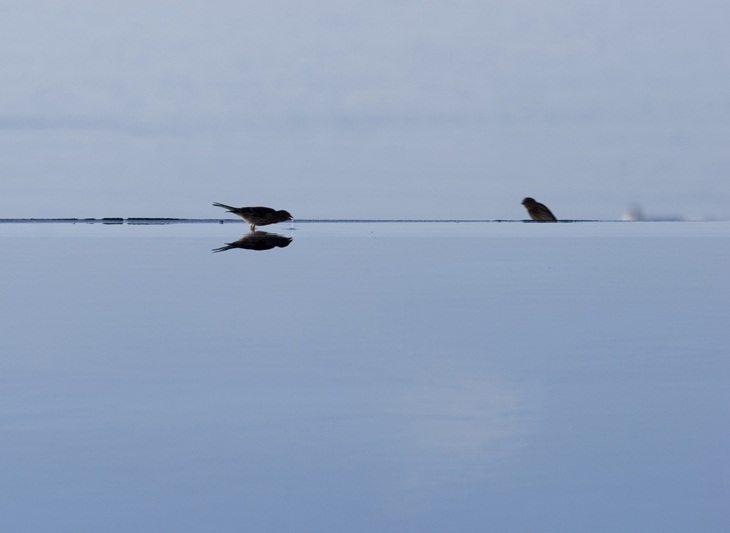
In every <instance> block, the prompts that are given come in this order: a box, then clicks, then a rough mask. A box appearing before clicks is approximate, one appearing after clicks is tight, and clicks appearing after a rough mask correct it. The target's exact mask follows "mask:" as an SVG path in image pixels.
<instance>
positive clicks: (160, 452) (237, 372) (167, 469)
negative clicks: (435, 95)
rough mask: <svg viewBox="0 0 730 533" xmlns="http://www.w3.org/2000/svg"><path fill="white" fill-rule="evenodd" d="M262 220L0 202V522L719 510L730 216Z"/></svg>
mask: <svg viewBox="0 0 730 533" xmlns="http://www.w3.org/2000/svg"><path fill="white" fill-rule="evenodd" d="M271 228H272V229H271V230H269V232H270V233H273V234H274V236H273V237H271V236H270V238H267V237H266V236H265V235H258V236H255V238H252V237H249V238H247V239H243V240H241V241H240V242H238V243H237V242H236V241H238V240H239V239H240V238H242V237H244V236H245V234H246V231H247V229H248V228H247V226H246V225H245V224H171V225H160V226H146V225H139V226H136V225H135V226H132V225H127V224H124V225H102V224H0V245H1V246H2V249H3V260H2V264H1V265H0V274H2V275H1V276H0V291H1V294H2V307H1V308H0V313H1V314H0V317H1V321H0V333H1V335H0V353H1V355H0V446H1V449H2V453H1V454H0V468H1V471H2V478H1V479H0V501H2V502H3V504H2V509H0V526H1V527H2V529H3V530H5V531H26V532H27V531H74V532H83V531H191V532H192V531H220V532H224V531H256V532H258V531H292V532H294V531H296V532H302V531H305V532H306V531H312V532H314V531H317V532H322V531H332V532H340V531H350V532H353V531H355V532H358V531H362V532H371V531H398V532H411V531H412V532H429V531H433V532H441V531H461V532H470V531H474V532H476V531H479V532H482V531H520V532H522V531H568V532H572V531H575V532H578V531H580V532H584V531H594V532H595V531H622V532H625V531H642V532H646V531H662V532H667V531H705V532H706V531H718V532H719V531H727V529H728V527H730V507H729V506H728V505H727V502H728V501H730V464H729V463H728V457H729V456H730V429H729V426H728V420H729V418H728V415H730V388H728V386H727V384H728V382H729V379H730V365H729V364H728V346H729V345H730V331H729V329H728V317H729V316H730V313H729V311H730V278H729V277H728V275H727V266H728V265H729V264H730V223H724V222H718V223H576V224H524V223H516V222H515V223H443V224H439V223H334V222H331V223H316V222H311V223H297V224H295V226H294V227H293V228H292V227H290V225H289V224H280V225H277V226H273V227H271ZM267 229H268V228H267ZM228 243H233V244H231V245H229V244H228Z"/></svg>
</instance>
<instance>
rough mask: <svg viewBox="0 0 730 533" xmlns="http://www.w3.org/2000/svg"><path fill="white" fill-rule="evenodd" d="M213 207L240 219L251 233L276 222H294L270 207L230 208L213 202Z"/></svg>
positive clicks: (282, 211) (288, 215) (289, 217)
mask: <svg viewBox="0 0 730 533" xmlns="http://www.w3.org/2000/svg"><path fill="white" fill-rule="evenodd" d="M213 205H214V206H216V207H222V208H223V209H225V210H227V211H229V212H230V213H233V214H234V215H238V216H239V217H241V218H242V219H243V220H245V221H246V222H248V224H249V226H251V231H256V226H268V225H269V224H276V223H277V222H284V221H286V220H294V217H293V216H291V214H290V213H289V212H288V211H284V210H283V209H282V210H280V211H276V210H275V209H271V208H270V207H231V206H230V205H226V204H219V203H218V202H214V203H213Z"/></svg>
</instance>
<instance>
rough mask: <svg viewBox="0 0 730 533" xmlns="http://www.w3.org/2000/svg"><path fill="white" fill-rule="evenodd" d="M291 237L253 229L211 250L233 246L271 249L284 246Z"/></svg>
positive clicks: (248, 248) (222, 249)
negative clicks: (233, 240)
mask: <svg viewBox="0 0 730 533" xmlns="http://www.w3.org/2000/svg"><path fill="white" fill-rule="evenodd" d="M292 240H293V239H292V238H291V237H284V236H283V235H278V234H276V233H268V232H266V231H254V232H251V233H249V234H248V235H244V236H243V237H241V238H240V239H238V240H237V241H236V242H228V243H226V245H225V246H221V247H220V248H216V249H215V250H213V252H225V251H226V250H232V249H233V248H243V249H244V250H259V251H261V250H271V249H272V248H286V247H287V246H289V245H290V244H291V242H292Z"/></svg>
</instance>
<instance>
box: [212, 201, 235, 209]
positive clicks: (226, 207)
mask: <svg viewBox="0 0 730 533" xmlns="http://www.w3.org/2000/svg"><path fill="white" fill-rule="evenodd" d="M213 205H214V206H216V207H222V208H223V209H227V210H228V211H233V210H234V209H236V208H235V207H231V206H230V205H226V204H219V203H218V202H213Z"/></svg>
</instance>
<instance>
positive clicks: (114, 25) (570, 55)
mask: <svg viewBox="0 0 730 533" xmlns="http://www.w3.org/2000/svg"><path fill="white" fill-rule="evenodd" d="M728 20H730V4H728V3H727V2H724V1H721V0H697V1H694V2H684V1H683V2H680V1H667V0H662V1H658V0H657V1H644V0H638V1H637V0H618V1H614V2H593V1H577V0H561V1H557V2H556V1H555V0H529V1H521V2H512V1H509V2H508V1H485V0H452V1H450V2H421V1H415V0H414V1H410V0H403V1H398V0H387V1H382V0H367V1H362V2H351V1H341V0H338V1H331V0H317V1H316V2H302V1H295V0H273V1H272V0H266V1H238V0H236V1H234V0H230V1H226V0H220V1H216V0H213V1H210V0H208V1H206V2H181V1H156V2H152V3H150V2H148V1H144V2H141V1H130V0H124V1H104V2H95V1H79V0H66V1H64V2H57V1H55V0H27V1H24V2H9V1H2V2H0V35H2V46H1V47H0V65H2V68H1V69H0V136H1V137H0V183H1V186H0V218H7V217H56V216H70V217H87V216H89V217H91V216H93V217H102V216H125V217H128V216H171V217H211V216H222V215H223V212H222V211H220V210H218V209H216V208H214V207H212V206H211V205H210V204H211V202H213V201H219V202H225V203H231V204H234V205H252V204H263V205H270V206H272V207H277V208H286V209H288V210H289V211H291V212H292V213H293V214H294V215H295V216H296V217H299V218H332V217H344V218H490V219H491V218H506V219H519V218H524V217H525V213H524V210H523V208H522V207H521V206H520V205H519V202H520V200H521V199H522V197H523V196H526V195H531V196H534V197H536V198H537V199H538V200H541V201H544V202H545V203H547V204H548V205H549V206H550V207H551V208H552V209H553V211H554V212H555V213H556V215H557V216H558V217H561V218H618V217H620V216H621V214H622V213H623V212H624V211H625V210H626V209H627V208H628V207H629V205H630V204H632V203H637V204H639V205H640V206H642V207H643V208H644V211H645V212H646V213H647V215H649V216H665V215H679V216H685V217H701V218H730V207H728V205H729V203H730V179H729V178H730V151H729V150H728V148H729V147H730V133H729V131H728V124H729V123H730V38H728V35H727V21H728Z"/></svg>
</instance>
